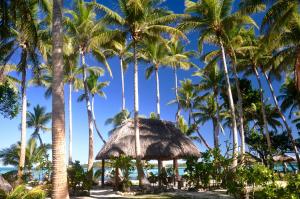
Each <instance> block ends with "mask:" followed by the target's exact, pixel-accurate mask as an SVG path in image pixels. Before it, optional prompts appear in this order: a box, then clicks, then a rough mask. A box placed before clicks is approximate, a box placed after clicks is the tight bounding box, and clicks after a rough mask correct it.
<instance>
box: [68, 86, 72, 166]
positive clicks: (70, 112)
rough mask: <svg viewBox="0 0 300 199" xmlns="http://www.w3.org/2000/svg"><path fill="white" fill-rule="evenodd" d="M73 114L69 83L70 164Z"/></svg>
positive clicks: (70, 160) (70, 161)
mask: <svg viewBox="0 0 300 199" xmlns="http://www.w3.org/2000/svg"><path fill="white" fill-rule="evenodd" d="M72 144H73V116H72V83H71V82H70V83H69V164H72Z"/></svg>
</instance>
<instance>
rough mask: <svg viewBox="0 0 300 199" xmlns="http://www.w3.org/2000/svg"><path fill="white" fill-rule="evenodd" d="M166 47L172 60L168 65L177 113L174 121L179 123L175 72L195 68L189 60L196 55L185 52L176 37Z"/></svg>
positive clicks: (191, 52) (192, 52)
mask: <svg viewBox="0 0 300 199" xmlns="http://www.w3.org/2000/svg"><path fill="white" fill-rule="evenodd" d="M168 47H169V49H170V50H169V56H171V57H172V59H173V60H174V61H173V62H172V63H170V65H171V67H172V68H173V72H174V81H175V96H176V99H177V112H176V117H175V119H176V121H177V122H179V116H180V106H179V105H180V104H179V99H178V76H177V70H178V69H183V70H188V69H190V68H191V67H195V65H194V63H193V62H192V61H191V60H190V58H191V57H193V56H195V55H196V53H195V52H194V51H186V50H185V47H184V45H183V44H182V42H181V41H180V40H179V38H178V37H172V39H171V40H170V42H169V43H168ZM181 121H182V119H181Z"/></svg>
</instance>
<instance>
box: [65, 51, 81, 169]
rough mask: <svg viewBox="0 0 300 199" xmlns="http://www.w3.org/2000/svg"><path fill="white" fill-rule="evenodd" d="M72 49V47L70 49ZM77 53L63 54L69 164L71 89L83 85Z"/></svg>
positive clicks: (71, 124)
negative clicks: (66, 88)
mask: <svg viewBox="0 0 300 199" xmlns="http://www.w3.org/2000/svg"><path fill="white" fill-rule="evenodd" d="M72 51H73V49H72ZM77 57H78V54H77V53H74V52H72V53H71V54H69V55H68V54H65V56H64V62H65V74H64V75H65V78H64V81H65V82H66V83H68V84H69V99H68V100H69V102H68V105H69V106H68V112H69V146H68V148H69V164H70V163H72V151H73V150H72V145H73V111H72V93H73V90H78V89H81V88H82V87H83V85H82V84H83V83H82V81H81V79H80V78H79V74H81V73H82V70H81V69H80V68H79V67H77V59H76V58H77Z"/></svg>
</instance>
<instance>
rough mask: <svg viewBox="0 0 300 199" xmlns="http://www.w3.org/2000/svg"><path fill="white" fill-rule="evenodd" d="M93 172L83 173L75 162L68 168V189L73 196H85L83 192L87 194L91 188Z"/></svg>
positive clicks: (77, 162) (78, 163)
mask: <svg viewBox="0 0 300 199" xmlns="http://www.w3.org/2000/svg"><path fill="white" fill-rule="evenodd" d="M92 172H93V171H89V172H85V171H84V169H83V168H82V166H81V165H80V162H79V161H75V163H73V164H72V166H71V167H70V168H68V182H69V189H70V192H71V194H73V195H78V194H79V195H86V193H85V191H87V192H89V191H90V189H91V187H92V178H91V177H90V176H92Z"/></svg>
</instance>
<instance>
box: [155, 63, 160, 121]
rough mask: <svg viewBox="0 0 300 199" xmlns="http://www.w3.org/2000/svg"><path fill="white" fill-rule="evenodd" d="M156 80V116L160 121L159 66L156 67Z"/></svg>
mask: <svg viewBox="0 0 300 199" xmlns="http://www.w3.org/2000/svg"><path fill="white" fill-rule="evenodd" d="M155 80H156V114H157V117H158V118H159V119H160V92H159V77H158V66H155Z"/></svg>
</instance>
